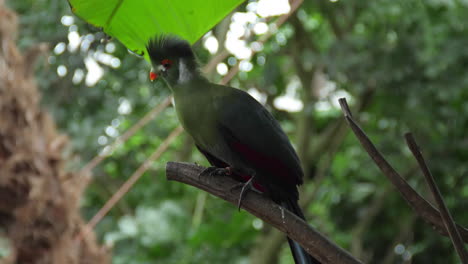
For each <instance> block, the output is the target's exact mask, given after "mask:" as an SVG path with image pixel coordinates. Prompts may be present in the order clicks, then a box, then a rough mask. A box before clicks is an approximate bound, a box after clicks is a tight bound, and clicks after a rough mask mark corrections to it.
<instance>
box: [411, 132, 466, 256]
mask: <svg viewBox="0 0 468 264" xmlns="http://www.w3.org/2000/svg"><path fill="white" fill-rule="evenodd" d="M405 139H406V144H407V145H408V147H409V149H410V150H411V152H412V153H413V156H414V157H415V158H416V160H417V161H418V164H419V167H420V168H421V171H422V172H423V174H424V177H425V178H426V182H427V185H429V188H430V189H431V192H432V195H433V196H434V199H435V201H436V203H437V206H438V207H439V211H440V216H441V217H442V221H443V222H444V225H445V228H446V229H447V230H448V233H449V236H450V239H451V240H452V243H453V246H454V247H455V250H456V251H457V253H458V256H460V260H461V261H462V263H463V264H467V263H468V255H467V253H466V250H465V248H464V245H463V241H462V239H461V236H460V233H458V230H457V228H456V226H455V222H454V221H453V218H452V215H451V214H450V211H449V210H448V208H447V206H446V205H445V202H444V199H443V198H442V194H441V193H440V190H439V187H437V183H436V182H435V180H434V177H433V176H432V173H431V171H430V170H429V168H428V167H427V164H426V161H425V160H424V157H423V155H422V154H421V151H420V149H419V146H418V144H416V141H415V140H414V138H413V135H412V134H411V133H406V134H405Z"/></svg>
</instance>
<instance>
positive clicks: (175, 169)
mask: <svg viewBox="0 0 468 264" xmlns="http://www.w3.org/2000/svg"><path fill="white" fill-rule="evenodd" d="M203 169H204V168H203V167H200V166H197V165H193V164H188V163H178V162H169V163H167V165H166V177H167V179H168V180H173V181H178V182H182V183H186V184H189V185H192V186H194V187H197V188H199V189H202V190H204V191H206V192H209V193H211V194H213V195H215V196H217V197H219V198H221V199H223V200H226V201H228V202H230V203H232V204H233V205H234V206H236V205H237V202H238V199H239V195H240V188H234V187H235V186H237V185H238V184H239V182H237V181H235V180H233V179H231V178H229V177H227V176H216V177H210V176H204V177H199V174H200V173H201V172H202V171H203ZM242 208H243V209H245V210H246V211H248V212H249V213H251V214H253V215H255V216H257V217H258V218H260V219H262V220H263V221H265V222H267V223H269V224H271V225H272V226H274V227H275V228H277V229H278V230H280V231H282V232H283V233H285V234H286V235H287V236H288V237H290V238H292V239H293V240H295V241H297V242H298V243H299V244H301V246H302V247H304V249H305V250H306V251H307V252H309V253H310V254H311V255H313V256H314V257H315V258H317V259H318V260H320V261H321V262H322V263H343V264H346V263H349V264H351V263H353V264H356V263H361V262H360V261H359V260H357V259H355V258H354V257H353V256H351V255H350V254H349V253H348V252H346V251H345V250H344V249H341V248H340V247H338V246H337V245H335V244H334V243H333V242H331V241H330V240H328V239H327V238H326V237H324V236H323V235H322V234H320V233H319V232H317V231H316V230H315V229H313V228H312V227H310V226H309V225H308V224H307V223H306V222H304V221H303V220H302V219H300V218H299V217H297V216H296V215H294V214H292V213H290V212H289V211H288V210H285V209H283V208H282V207H281V206H279V205H277V204H276V203H274V202H273V201H271V200H269V199H268V198H266V197H264V196H263V195H261V194H258V193H256V192H254V191H250V192H248V194H247V195H246V197H245V198H244V199H243V201H242Z"/></svg>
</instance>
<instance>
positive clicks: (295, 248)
mask: <svg viewBox="0 0 468 264" xmlns="http://www.w3.org/2000/svg"><path fill="white" fill-rule="evenodd" d="M281 205H282V206H283V207H285V208H286V209H288V210H289V211H291V212H292V213H294V214H295V215H297V216H298V217H300V218H302V219H304V220H305V217H304V214H303V213H302V210H301V208H300V207H299V205H298V204H297V202H296V201H287V202H282V203H281ZM288 243H289V247H290V248H291V253H292V255H293V258H294V263H296V264H320V261H318V260H316V259H315V258H314V257H312V256H311V255H309V253H307V251H305V250H304V249H303V248H302V247H301V246H300V245H299V243H297V242H296V241H294V240H292V239H290V238H289V237H288Z"/></svg>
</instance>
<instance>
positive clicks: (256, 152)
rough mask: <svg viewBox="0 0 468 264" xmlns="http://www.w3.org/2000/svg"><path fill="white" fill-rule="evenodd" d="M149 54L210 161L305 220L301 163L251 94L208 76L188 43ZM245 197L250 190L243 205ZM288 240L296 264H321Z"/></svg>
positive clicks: (167, 41) (151, 46) (153, 43)
mask: <svg viewBox="0 0 468 264" xmlns="http://www.w3.org/2000/svg"><path fill="white" fill-rule="evenodd" d="M147 50H148V54H149V57H150V59H151V63H152V67H153V68H152V70H151V72H150V79H151V81H153V80H156V79H163V80H164V81H165V82H166V84H167V85H168V86H169V87H170V89H171V90H172V92H173V94H174V102H175V109H176V112H177V116H178V118H179V120H180V122H181V123H182V126H183V127H184V129H185V130H186V131H187V133H188V134H190V136H192V138H193V140H194V141H195V144H196V146H197V148H198V149H199V150H200V152H201V153H203V155H204V156H205V157H206V158H207V159H208V161H209V162H210V163H211V164H212V165H213V166H214V167H216V168H220V169H222V170H224V171H225V172H227V173H228V174H231V175H233V176H234V177H236V178H238V179H244V181H246V183H245V185H244V186H254V187H256V189H259V190H260V191H262V192H263V193H264V194H265V195H267V196H268V197H270V198H271V199H272V200H273V201H274V202H276V203H278V204H280V205H281V206H283V207H285V208H287V209H288V210H290V211H291V212H293V213H294V214H296V215H297V216H298V217H301V218H302V219H305V218H304V214H303V213H302V211H301V209H300V207H299V205H298V199H299V194H298V190H297V186H298V185H300V184H302V177H303V171H302V168H301V165H300V161H299V158H298V156H297V154H296V152H295V151H294V149H293V147H292V146H291V143H290V142H289V139H288V137H287V136H286V134H285V133H284V131H283V130H282V129H281V127H280V125H279V124H278V122H277V121H276V120H275V119H274V118H273V116H272V115H271V114H270V113H269V112H268V111H267V110H266V109H265V108H264V107H263V106H262V105H261V104H260V103H258V102H257V101H256V100H255V99H254V98H253V97H251V96H250V95H249V94H248V93H246V92H244V91H242V90H239V89H235V88H231V87H227V86H222V85H217V84H213V83H210V82H209V81H208V80H207V79H206V78H204V77H203V76H202V74H201V71H200V68H199V65H198V62H197V60H196V57H195V55H194V53H193V51H192V49H191V47H190V44H189V43H188V42H186V41H185V40H182V39H180V38H178V37H175V36H168V35H161V36H156V37H155V38H153V39H152V40H150V41H149V43H148V45H147ZM243 193H244V188H243V190H242V192H241V197H240V199H239V200H240V201H241V200H242V195H243ZM288 242H289V245H290V247H291V251H292V253H293V257H294V260H295V262H296V263H301V264H306V263H319V262H318V261H317V260H316V259H314V258H313V257H312V256H310V255H309V254H308V253H307V252H306V251H305V250H304V249H303V248H302V247H301V246H299V244H297V243H296V242H295V241H293V240H291V239H289V238H288Z"/></svg>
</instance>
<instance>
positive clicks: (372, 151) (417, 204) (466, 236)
mask: <svg viewBox="0 0 468 264" xmlns="http://www.w3.org/2000/svg"><path fill="white" fill-rule="evenodd" d="M339 102H340V105H341V107H342V111H343V113H344V116H345V119H346V122H347V123H348V125H349V126H350V127H351V129H352V131H353V132H354V134H355V135H356V137H357V138H358V140H359V141H360V142H361V145H362V146H363V148H364V149H365V150H366V151H367V153H368V154H369V156H370V157H371V158H372V160H374V162H375V164H376V165H377V166H378V167H379V169H380V170H381V171H382V173H383V174H384V175H385V176H386V177H387V178H388V179H389V180H390V182H391V183H392V184H393V185H394V186H395V187H396V188H397V190H398V192H400V194H401V195H402V196H403V198H404V199H405V200H406V202H407V203H408V204H409V206H411V207H412V208H413V210H414V211H415V212H416V213H417V214H418V215H419V216H420V217H421V218H422V219H423V220H424V221H426V222H427V223H429V224H430V225H432V226H433V227H434V228H435V229H436V230H437V231H438V232H439V233H440V234H442V235H444V236H447V235H448V232H447V229H446V228H445V226H444V224H443V222H442V218H441V216H440V212H439V211H438V210H437V209H436V208H434V206H433V205H432V204H430V203H429V202H428V201H426V200H425V199H424V198H423V197H422V196H421V195H419V194H418V193H417V192H416V191H415V190H414V189H413V188H412V187H411V185H409V184H408V182H406V181H405V179H403V178H402V177H401V176H400V174H398V172H396V171H395V169H394V168H393V167H392V166H391V165H390V164H389V163H388V161H387V160H385V158H384V157H383V156H382V154H380V152H379V151H378V150H377V148H376V147H375V146H374V144H372V142H371V141H370V139H369V137H368V136H367V135H366V133H364V131H362V129H361V128H360V127H359V126H358V125H357V124H356V121H354V119H353V118H352V114H351V111H350V110H349V107H348V103H347V102H346V99H345V98H341V99H340V100H339ZM457 228H458V232H460V235H461V236H462V238H463V241H465V242H468V229H466V228H465V227H462V226H460V225H457Z"/></svg>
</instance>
